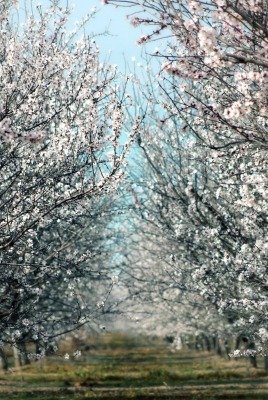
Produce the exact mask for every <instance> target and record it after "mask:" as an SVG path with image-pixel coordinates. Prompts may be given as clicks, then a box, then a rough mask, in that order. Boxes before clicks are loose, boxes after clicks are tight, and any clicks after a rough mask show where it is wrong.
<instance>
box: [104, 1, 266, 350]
mask: <svg viewBox="0 0 268 400" xmlns="http://www.w3.org/2000/svg"><path fill="white" fill-rule="evenodd" d="M108 3H113V4H116V5H118V4H119V5H124V6H127V7H132V11H133V12H132V14H131V17H130V18H131V23H132V24H133V25H139V24H146V25H148V26H150V27H151V28H152V30H151V33H149V34H148V35H145V36H143V37H141V38H140V39H139V41H138V42H139V44H142V43H146V42H147V41H150V40H157V39H158V38H159V40H160V39H161V35H162V34H163V35H164V34H166V33H167V34H168V35H169V38H170V40H169V43H168V46H167V49H166V48H161V46H159V48H157V49H156V50H155V53H154V56H155V57H158V58H159V59H160V60H161V62H162V65H161V71H160V73H159V74H158V77H157V79H158V85H159V87H160V88H161V90H162V95H163V98H162V99H161V100H160V101H159V104H158V105H157V107H158V109H155V110H154V111H152V112H151V114H150V115H151V118H152V120H154V121H155V123H152V122H150V124H147V125H146V124H145V126H144V135H141V139H140V140H141V143H143V150H144V154H145V159H147V163H148V168H149V171H151V172H150V173H151V174H152V178H151V181H150V183H149V184H148V185H145V186H146V190H147V192H148V195H147V196H145V198H147V199H151V202H150V200H148V202H149V204H148V209H147V213H146V212H145V210H144V211H143V217H144V215H150V217H149V218H148V220H150V223H151V222H152V220H153V221H154V224H155V226H159V229H161V230H162V232H163V235H165V237H167V238H169V240H171V243H173V249H172V252H171V254H170V255H172V254H173V253H174V254H175V255H176V260H177V261H176V262H175V265H174V268H175V269H176V270H177V269H178V270H179V271H183V273H184V275H185V274H186V276H188V279H189V280H188V282H189V287H188V291H189V292H191V284H192V285H194V287H195V288H197V290H198V292H199V294H200V295H201V296H202V297H203V298H204V299H206V301H208V302H209V303H210V304H212V305H213V307H215V309H216V310H217V312H218V314H219V315H223V318H227V320H228V321H229V323H230V324H231V325H232V327H233V331H234V332H235V333H236V334H241V335H245V336H249V337H251V338H254V339H255V340H258V342H259V343H262V344H267V339H268V335H267V318H266V315H267V304H268V299H267V279H266V272H267V170H268V168H267V96H266V95H267V76H268V75H267V73H268V71H267V67H268V64H267V46H268V41H267V29H266V20H267V7H266V3H265V2H259V1H253V2H249V1H238V2H233V1H225V0H222V1H213V0H210V1H208V2H206V3H203V2H200V1H195V0H189V1H186V2H175V1H172V0H171V1H170V0H168V1H163V2H151V1H142V2H136V1H131V0H130V1H125V0H122V1H120V0H118V1H111V2H109V1H108ZM146 90H148V89H146ZM146 96H147V98H149V97H150V99H151V102H156V99H157V96H155V95H154V93H153V91H152V93H151V96H150V95H148V93H147V95H146ZM159 107H162V109H163V110H164V111H161V113H159ZM157 115H158V117H157ZM146 180H147V181H148V179H146ZM143 182H146V181H145V180H143ZM143 184H144V183H143ZM142 198H144V195H143V196H142ZM142 198H141V199H140V201H139V202H140V204H144V203H143V202H142ZM152 215H153V216H152ZM162 251H163V250H162ZM176 279H179V278H176ZM250 340H251V339H250Z"/></svg>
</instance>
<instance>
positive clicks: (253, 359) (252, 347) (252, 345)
mask: <svg viewBox="0 0 268 400" xmlns="http://www.w3.org/2000/svg"><path fill="white" fill-rule="evenodd" d="M247 348H248V350H255V343H254V342H251V341H249V344H248V346H247ZM249 360H250V364H251V365H252V367H253V368H257V367H258V366H257V357H256V354H254V355H252V356H249Z"/></svg>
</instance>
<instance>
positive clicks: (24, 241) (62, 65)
mask: <svg viewBox="0 0 268 400" xmlns="http://www.w3.org/2000/svg"><path fill="white" fill-rule="evenodd" d="M15 3H16V2H14V1H6V0H4V1H1V2H0V30H1V37H0V42H1V43H0V171H1V172H0V173H1V179H0V349H1V348H2V347H3V346H4V345H11V346H15V347H17V348H18V349H19V350H21V351H23V352H25V351H26V350H25V344H27V343H28V342H33V343H35V344H36V345H37V351H36V352H34V353H32V354H28V356H29V357H30V358H33V359H35V358H40V357H42V356H44V354H45V352H46V349H48V348H50V349H51V348H53V346H54V341H55V338H56V337H58V336H59V335H61V334H63V333H66V332H69V331H72V330H74V329H77V328H79V327H81V326H83V325H85V324H86V323H88V322H90V323H91V324H92V323H96V324H99V322H98V321H99V318H101V316H102V314H103V312H104V306H105V304H106V302H107V301H108V298H109V294H110V292H111V290H112V288H113V286H114V284H115V283H116V279H115V278H113V271H112V269H111V268H110V266H109V262H110V260H111V246H110V243H111V240H110V239H111V221H112V217H113V212H114V211H113V201H114V200H113V199H114V198H115V193H116V190H117V187H118V182H120V181H121V179H122V177H123V168H122V167H123V164H124V162H125V157H126V155H127V153H128V151H129V146H130V144H131V142H132V141H133V137H134V135H135V129H137V126H136V127H134V128H133V130H132V131H131V132H130V134H129V135H128V136H126V135H125V134H124V137H122V125H123V120H124V121H125V119H126V116H125V108H126V107H127V108H128V109H129V107H130V104H129V99H128V98H127V97H126V95H125V87H126V81H127V80H125V83H123V84H122V86H121V88H122V89H119V86H118V82H119V73H118V71H117V70H116V68H115V67H114V66H110V65H108V64H106V63H104V62H100V60H99V50H98V48H97V47H96V45H95V42H94V39H93V38H91V37H87V36H86V34H84V35H82V36H81V35H80V33H79V32H80V31H79V28H81V27H82V26H83V25H84V24H85V23H86V21H87V19H88V18H90V16H88V17H86V18H85V20H84V21H82V22H81V25H80V27H78V28H77V29H76V30H75V31H72V32H71V33H68V29H67V24H68V18H69V15H70V10H69V8H68V7H63V6H61V5H60V3H59V2H51V5H50V7H49V8H47V9H42V7H41V6H40V5H38V6H37V7H36V9H34V10H32V11H31V10H27V13H26V15H22V11H21V10H20V9H19V11H18V12H16V8H15V7H16V4H15ZM17 13H18V14H19V18H17ZM20 19H23V20H24V23H23V25H22V24H19V23H17V22H16V21H17V20H18V21H19V20H20ZM120 82H121V83H122V79H121V78H120ZM97 326H98V325H97ZM1 354H2V356H3V357H4V354H3V351H2V350H1Z"/></svg>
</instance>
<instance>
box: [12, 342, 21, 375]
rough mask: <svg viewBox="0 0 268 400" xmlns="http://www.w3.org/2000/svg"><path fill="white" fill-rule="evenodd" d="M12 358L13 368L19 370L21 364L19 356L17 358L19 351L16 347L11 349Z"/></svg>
mask: <svg viewBox="0 0 268 400" xmlns="http://www.w3.org/2000/svg"><path fill="white" fill-rule="evenodd" d="M13 357H14V366H15V368H16V369H20V366H21V362H20V356H19V351H18V349H17V347H15V346H14V347H13Z"/></svg>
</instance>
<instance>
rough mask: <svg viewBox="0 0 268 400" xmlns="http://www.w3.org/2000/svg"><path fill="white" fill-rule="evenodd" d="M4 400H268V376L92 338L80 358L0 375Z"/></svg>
mask: <svg viewBox="0 0 268 400" xmlns="http://www.w3.org/2000/svg"><path fill="white" fill-rule="evenodd" d="M65 351H66V348H65V349H64V352H65ZM0 398H1V400H7V399H8V400H15V399H17V400H37V399H38V400H40V399H41V400H56V399H57V400H85V399H93V398H94V399H102V400H106V399H107V400H108V399H109V400H112V399H122V400H123V399H140V400H147V399H148V400H149V399H150V400H152V399H158V400H160V399H161V400H174V399H185V400H187V399H192V400H198V399H201V400H221V399H225V400H227V399H228V400H239V399H241V400H242V399H243V400H267V399H268V372H267V371H265V370H264V369H262V368H258V369H253V368H252V367H250V365H249V361H248V360H239V361H228V360H225V359H221V358H219V357H217V356H215V355H214V354H210V353H205V352H203V353H202V352H200V353H197V352H191V351H189V350H184V351H180V352H171V351H170V350H169V349H168V348H167V346H166V345H165V344H164V343H163V342H161V341H149V340H147V339H145V338H139V339H138V338H133V337H128V336H127V337H125V336H120V335H117V336H113V335H105V336H102V337H101V339H96V338H95V339H91V350H89V351H86V352H84V353H83V356H82V357H81V359H79V360H76V361H64V360H63V359H62V358H60V357H53V358H52V357H50V358H48V359H46V360H45V361H42V362H36V363H32V364H31V365H29V366H24V367H22V368H21V370H20V371H15V370H14V369H13V370H12V371H10V372H9V373H8V374H3V373H2V374H0Z"/></svg>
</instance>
